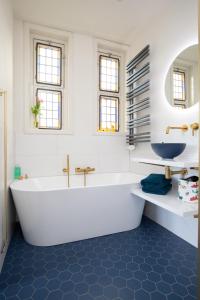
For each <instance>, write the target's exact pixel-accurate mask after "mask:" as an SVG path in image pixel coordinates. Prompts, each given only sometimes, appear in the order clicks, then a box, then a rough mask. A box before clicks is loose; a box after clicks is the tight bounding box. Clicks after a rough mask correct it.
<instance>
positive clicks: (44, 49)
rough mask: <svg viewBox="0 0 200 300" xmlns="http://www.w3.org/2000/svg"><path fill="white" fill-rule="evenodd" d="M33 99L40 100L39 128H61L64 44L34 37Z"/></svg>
mask: <svg viewBox="0 0 200 300" xmlns="http://www.w3.org/2000/svg"><path fill="white" fill-rule="evenodd" d="M34 47H35V60H34V63H35V68H34V72H35V73H34V75H35V76H34V78H35V88H34V89H35V101H36V100H37V99H38V100H39V101H41V109H40V114H39V126H38V128H39V129H50V130H52V129H54V130H61V129H62V103H63V99H62V98H63V94H64V64H63V53H64V45H63V44H59V43H57V42H56V43H54V42H50V41H47V40H38V39H34Z"/></svg>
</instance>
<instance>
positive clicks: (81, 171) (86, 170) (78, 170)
mask: <svg viewBox="0 0 200 300" xmlns="http://www.w3.org/2000/svg"><path fill="white" fill-rule="evenodd" d="M94 171H95V168H91V167H86V168H79V167H78V168H75V173H77V174H83V175H84V186H86V174H88V173H90V172H94Z"/></svg>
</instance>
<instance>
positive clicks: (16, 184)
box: [9, 172, 144, 193]
mask: <svg viewBox="0 0 200 300" xmlns="http://www.w3.org/2000/svg"><path fill="white" fill-rule="evenodd" d="M100 174H101V175H102V174H133V175H136V176H138V180H137V181H135V182H124V183H120V182H119V183H110V184H109V183H106V184H98V185H86V186H84V185H81V186H70V187H69V188H68V187H67V183H66V186H65V187H48V188H43V189H33V188H32V187H30V188H27V189H23V188H20V186H21V183H22V184H23V182H24V181H25V180H26V181H29V180H33V179H44V178H53V177H55V178H59V177H66V179H67V176H64V175H56V176H40V177H30V178H28V179H23V180H14V181H13V182H11V184H10V185H9V188H10V190H11V191H17V192H26V193H28V192H31V193H38V192H39V193H45V192H50V191H66V190H75V189H89V188H102V187H107V186H109V187H110V186H120V185H138V184H139V183H140V180H142V179H143V178H144V175H142V174H136V173H134V172H109V173H94V174H91V175H100ZM71 176H80V175H76V174H71Z"/></svg>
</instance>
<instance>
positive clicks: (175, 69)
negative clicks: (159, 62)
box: [172, 68, 187, 106]
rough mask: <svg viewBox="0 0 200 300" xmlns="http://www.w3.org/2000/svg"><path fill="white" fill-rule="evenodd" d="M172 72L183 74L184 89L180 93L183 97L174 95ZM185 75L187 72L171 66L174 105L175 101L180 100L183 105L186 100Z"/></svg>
mask: <svg viewBox="0 0 200 300" xmlns="http://www.w3.org/2000/svg"><path fill="white" fill-rule="evenodd" d="M174 74H181V75H182V76H183V82H184V90H183V91H182V95H183V96H184V98H183V99H179V98H175V97H174ZM186 77H187V74H186V71H185V70H183V69H179V68H173V77H172V80H173V102H174V105H176V104H175V102H176V101H180V103H181V104H184V105H185V104H186V101H187V97H186ZM177 106H178V105H177Z"/></svg>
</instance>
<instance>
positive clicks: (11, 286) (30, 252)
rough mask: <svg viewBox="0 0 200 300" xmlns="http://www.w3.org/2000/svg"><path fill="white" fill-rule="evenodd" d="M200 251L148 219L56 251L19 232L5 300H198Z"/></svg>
mask: <svg viewBox="0 0 200 300" xmlns="http://www.w3.org/2000/svg"><path fill="white" fill-rule="evenodd" d="M196 256H197V250H196V249H195V248H194V247H192V246H191V245H189V244H188V243H186V242H185V241H183V240H182V239H180V238H178V237H177V236H175V235H174V234H172V233H170V232H169V231H167V230H165V229H164V228H163V227H161V226H159V225H158V224H156V223H154V222H152V221H151V220H149V219H147V218H145V217H144V218H143V220H142V223H141V226H140V227H139V228H137V229H135V230H132V231H128V232H124V233H117V234H113V235H109V236H104V237H99V238H94V239H90V240H85V241H79V242H74V243H69V244H64V245H59V246H55V247H34V246H30V245H28V244H27V243H26V242H25V241H24V240H23V237H22V234H21V231H20V229H19V228H18V229H17V230H16V232H15V234H14V237H13V239H12V242H11V244H10V247H9V250H8V253H7V256H6V259H5V264H4V267H3V270H2V273H1V275H0V300H4V299H9V300H11V299H12V300H18V299H29V300H30V299H34V300H45V299H48V300H58V299H62V300H64V299H66V300H76V299H77V300H93V299H95V300H110V299H115V300H120V299H121V300H129V299H130V300H134V299H136V300H146V299H150V300H179V299H185V300H189V299H190V300H192V299H197V294H196V293H197V284H196V283H197V270H196Z"/></svg>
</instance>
